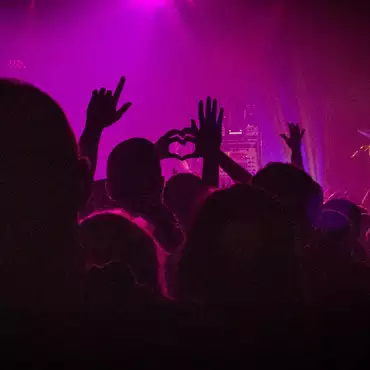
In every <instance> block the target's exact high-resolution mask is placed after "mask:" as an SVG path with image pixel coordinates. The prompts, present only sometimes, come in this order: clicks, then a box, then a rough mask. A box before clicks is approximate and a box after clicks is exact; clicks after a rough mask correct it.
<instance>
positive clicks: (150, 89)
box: [0, 0, 370, 200]
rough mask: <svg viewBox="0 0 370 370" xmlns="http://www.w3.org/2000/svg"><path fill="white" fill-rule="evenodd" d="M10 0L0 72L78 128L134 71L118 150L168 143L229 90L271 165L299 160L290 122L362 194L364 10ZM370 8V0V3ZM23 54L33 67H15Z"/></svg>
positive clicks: (111, 138)
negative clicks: (140, 142) (130, 141)
mask: <svg viewBox="0 0 370 370" xmlns="http://www.w3.org/2000/svg"><path fill="white" fill-rule="evenodd" d="M34 2H35V7H34V8H33V9H31V6H30V4H31V0H30V1H26V0H0V32H1V36H0V47H1V49H0V74H1V75H2V76H9V77H18V78H22V79H25V80H27V81H30V82H32V83H34V84H36V85H38V86H39V87H41V88H42V89H44V90H46V91H47V92H48V93H50V94H51V95H52V96H53V97H54V98H55V99H56V100H57V101H58V102H59V103H60V104H61V105H62V106H63V108H64V109H65V111H66V113H67V115H68V117H69V119H70V121H71V123H72V126H73V128H74V130H75V132H76V135H78V136H79V135H80V134H81V132H82V129H83V126H84V117H85V110H86V106H87V103H88V101H89V96H90V93H91V91H92V89H94V88H96V87H101V86H105V87H107V88H114V87H115V84H116V82H117V81H118V79H119V77H120V75H122V74H123V75H125V76H126V77H127V85H126V88H125V90H124V94H123V100H129V101H132V102H133V107H132V108H131V109H130V111H129V112H128V113H127V116H125V117H124V118H123V120H122V121H121V122H120V123H118V124H117V125H115V126H114V127H112V128H109V129H108V130H106V132H105V133H104V136H103V139H102V143H101V148H100V152H99V163H98V169H97V178H101V177H104V176H105V162H106V158H107V156H108V154H109V152H110V151H111V149H112V148H113V147H114V145H116V144H117V143H119V142H120V141H122V140H124V139H127V138H129V137H132V136H144V137H147V138H149V139H151V140H155V139H157V138H158V137H159V136H160V135H161V134H162V133H164V132H165V131H166V130H168V129H171V128H182V127H183V126H185V125H187V124H188V123H189V119H190V117H195V116H196V110H197V108H196V103H197V101H198V99H200V98H204V97H206V96H207V95H213V96H215V97H217V98H218V99H219V100H220V102H221V103H222V104H223V105H224V107H225V109H226V114H227V115H228V113H230V111H231V112H233V114H234V115H233V117H234V119H237V118H235V116H236V113H235V112H240V111H241V109H242V108H240V107H243V105H246V104H256V105H257V115H256V119H257V121H258V122H259V125H260V128H261V131H262V137H263V162H264V163H267V162H269V161H273V160H283V161H287V160H288V152H287V151H286V148H284V145H283V143H282V142H281V139H280V138H279V133H281V132H282V130H284V127H285V126H284V123H285V122H286V121H300V122H302V125H303V126H304V127H305V128H306V129H307V135H306V138H305V148H304V149H305V163H306V166H307V168H308V170H309V172H310V173H311V174H312V176H314V177H315V178H316V179H317V180H319V181H320V182H321V183H322V184H323V185H324V187H325V188H328V189H332V190H333V191H334V190H346V189H347V190H349V191H350V193H351V194H352V196H353V197H354V198H355V199H356V200H358V199H360V198H361V197H362V195H363V193H364V192H365V189H366V188H367V186H368V185H370V182H369V175H368V172H369V163H368V159H369V158H366V157H365V158H364V157H362V158H358V159H356V160H355V161H353V160H350V159H349V157H350V155H351V154H352V152H353V151H355V150H356V149H357V147H358V146H359V145H360V144H363V143H367V142H368V141H369V142H370V139H369V140H367V139H365V138H361V137H360V136H359V134H357V132H356V130H357V128H370V122H369V117H370V52H369V45H370V32H369V26H368V21H367V13H368V12H367V9H366V6H367V5H366V4H364V5H363V8H361V7H360V5H356V2H351V3H349V4H347V5H345V4H341V2H336V4H333V3H334V2H332V1H321V2H319V1H266V0H265V1H263V0H260V1H252V0H250V1H247V0H245V1H242V0H224V1H222V0H213V1H211V0H193V1H192V3H188V2H187V0H167V1H166V3H165V2H164V0H151V1H150V0H127V1H126V0H90V1H72V0H64V1H62V0H57V1H52V0H34ZM363 3H365V2H363ZM18 59H19V60H22V61H23V62H24V63H25V65H26V66H27V68H26V69H14V68H9V67H8V62H9V60H18Z"/></svg>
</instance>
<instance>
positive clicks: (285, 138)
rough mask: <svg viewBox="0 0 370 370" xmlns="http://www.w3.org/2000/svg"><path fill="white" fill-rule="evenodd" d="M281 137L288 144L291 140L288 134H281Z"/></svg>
mask: <svg viewBox="0 0 370 370" xmlns="http://www.w3.org/2000/svg"><path fill="white" fill-rule="evenodd" d="M280 137H281V138H282V139H284V141H285V142H286V143H287V144H288V141H289V139H288V136H286V135H285V134H281V135H280Z"/></svg>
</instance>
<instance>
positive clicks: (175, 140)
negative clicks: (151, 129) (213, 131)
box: [168, 128, 196, 161]
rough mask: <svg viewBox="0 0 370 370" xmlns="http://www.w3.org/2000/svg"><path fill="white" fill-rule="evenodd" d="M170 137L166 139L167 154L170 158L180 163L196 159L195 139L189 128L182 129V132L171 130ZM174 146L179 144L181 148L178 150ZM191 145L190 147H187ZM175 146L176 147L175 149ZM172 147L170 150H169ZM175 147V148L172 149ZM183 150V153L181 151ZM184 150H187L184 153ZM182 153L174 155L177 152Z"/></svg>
mask: <svg viewBox="0 0 370 370" xmlns="http://www.w3.org/2000/svg"><path fill="white" fill-rule="evenodd" d="M170 132H172V135H171V136H170V137H168V143H169V148H168V152H169V154H170V157H171V158H176V159H179V160H181V161H185V160H187V159H191V158H196V155H195V137H194V135H192V134H191V133H190V132H189V128H184V129H182V130H172V131H170ZM176 144H180V145H181V147H180V148H179V147H178V146H177V145H176ZM188 144H191V145H188ZM175 146H176V147H175ZM170 147H172V150H171V149H170ZM174 147H175V148H174ZM182 148H185V153H184V152H183V151H182V150H181V149H182ZM186 149H189V150H188V151H186ZM179 150H180V152H182V153H178V152H177V153H176V151H179Z"/></svg>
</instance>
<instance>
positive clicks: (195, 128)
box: [191, 119, 198, 132]
mask: <svg viewBox="0 0 370 370" xmlns="http://www.w3.org/2000/svg"><path fill="white" fill-rule="evenodd" d="M191 129H192V130H193V131H195V132H196V131H198V127H197V123H196V122H195V120H193V119H192V120H191Z"/></svg>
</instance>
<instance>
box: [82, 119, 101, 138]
mask: <svg viewBox="0 0 370 370" xmlns="http://www.w3.org/2000/svg"><path fill="white" fill-rule="evenodd" d="M103 130H104V129H103V128H101V126H100V125H99V124H97V122H96V121H93V120H87V121H86V125H85V130H84V133H85V134H88V135H91V136H94V137H100V136H101V135H102V134H103Z"/></svg>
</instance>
